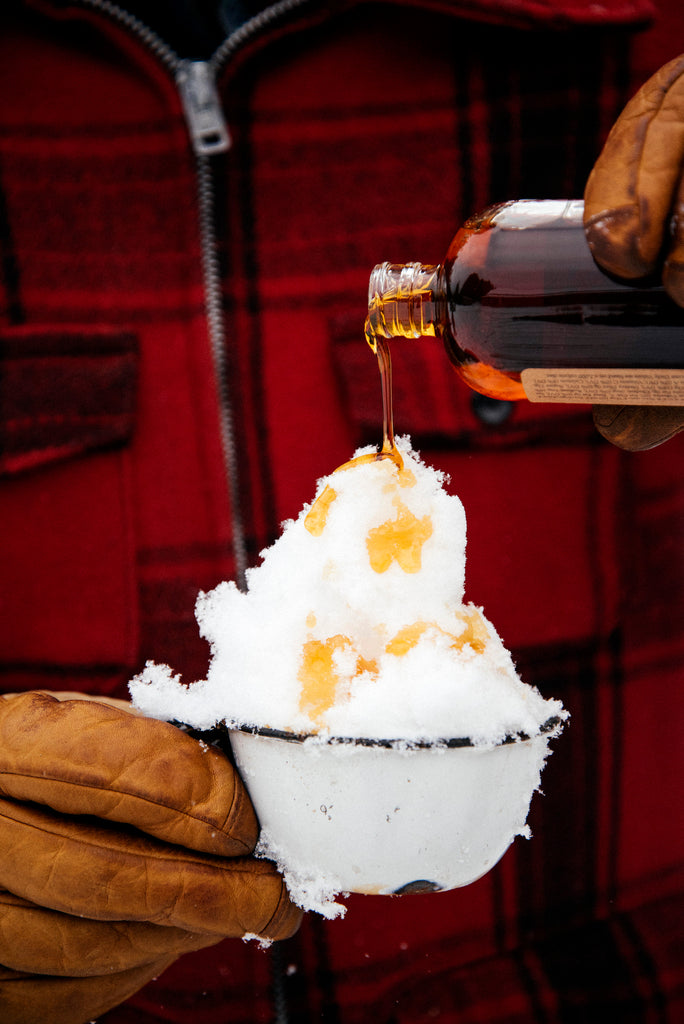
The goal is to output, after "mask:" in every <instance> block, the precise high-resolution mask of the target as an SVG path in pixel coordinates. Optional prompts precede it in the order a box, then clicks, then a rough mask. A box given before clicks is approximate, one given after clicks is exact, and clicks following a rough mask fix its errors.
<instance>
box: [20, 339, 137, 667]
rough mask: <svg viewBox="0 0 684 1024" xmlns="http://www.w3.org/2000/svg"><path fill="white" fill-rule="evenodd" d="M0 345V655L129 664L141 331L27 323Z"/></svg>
mask: <svg viewBox="0 0 684 1024" xmlns="http://www.w3.org/2000/svg"><path fill="white" fill-rule="evenodd" d="M0 345H1V348H0V373H1V376H0V442H1V443H0V518H1V520H2V530H1V531H0V565H1V566H2V569H1V571H0V648H1V650H2V660H3V662H4V663H5V665H9V666H10V667H12V668H13V669H15V670H16V671H18V672H19V673H21V671H22V669H26V670H27V671H29V672H30V671H31V670H35V669H36V668H37V667H38V668H45V669H48V668H49V669H54V668H57V669H67V668H71V669H78V670H80V671H82V670H87V669H89V668H92V669H93V670H97V671H101V670H102V668H103V667H109V668H112V669H115V668H116V667H119V666H122V667H123V666H127V665H130V664H131V663H132V662H133V660H134V658H135V650H136V641H137V625H136V618H137V611H136V608H137V598H136V594H135V577H134V569H135V554H134V553H135V546H134V543H133V516H132V510H133V501H132V493H131V486H130V466H129V461H130V451H129V449H130V445H131V442H132V438H133V434H134V427H135V415H136V392H137V377H138V356H137V343H136V339H135V337H134V336H133V335H131V334H126V333H122V332H114V331H100V330H93V331H91V332H88V331H84V330H82V329H80V328H79V329H77V330H72V329H70V328H69V327H64V326H59V327H52V326H50V327H44V326H42V325H39V326H30V327H29V326H25V325H23V326H21V327H17V328H13V329H10V330H3V331H2V332H0ZM10 685H11V684H10Z"/></svg>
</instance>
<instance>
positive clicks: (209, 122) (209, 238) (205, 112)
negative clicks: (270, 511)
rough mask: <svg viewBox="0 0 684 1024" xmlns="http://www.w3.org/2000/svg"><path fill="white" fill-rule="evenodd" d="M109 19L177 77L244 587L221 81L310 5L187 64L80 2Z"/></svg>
mask: <svg viewBox="0 0 684 1024" xmlns="http://www.w3.org/2000/svg"><path fill="white" fill-rule="evenodd" d="M79 2H80V3H81V4H82V5H83V6H85V7H90V8H92V9H94V10H97V11H99V12H101V13H102V14H105V15H107V16H108V17H109V18H111V19H112V20H113V21H116V22H117V23H118V24H120V25H123V26H124V27H125V28H126V29H128V31H129V32H131V33H132V34H133V35H135V36H136V37H137V38H138V39H139V40H140V41H141V42H142V43H144V45H145V46H146V47H147V48H148V49H149V50H150V51H151V52H152V53H153V54H154V55H155V56H156V57H157V58H158V60H159V61H160V62H161V63H162V64H163V65H164V66H165V67H166V69H167V70H168V71H169V72H170V74H171V75H172V76H173V78H174V81H175V83H176V87H177V88H178V91H179V94H180V97H181V102H182V105H183V112H184V115H185V120H186V124H187V127H188V132H189V135H190V139H191V142H192V146H193V151H194V153H195V160H196V165H197V204H198V221H199V232H200V247H201V253H202V273H203V281H204V298H205V310H206V318H207V329H208V334H209V343H210V346H211V352H212V358H213V363H214V373H215V377H216V390H217V398H218V406H219V419H220V434H221V445H222V450H223V459H224V465H225V470H226V479H227V485H228V495H229V499H230V509H231V526H232V532H233V548H234V554H235V575H236V580H237V583H238V585H239V586H240V587H241V588H242V589H244V588H245V586H246V579H245V573H246V569H247V548H246V541H245V526H244V521H243V518H242V510H241V507H240V480H239V474H238V460H237V447H236V442H235V425H234V417H233V410H232V406H231V401H230V395H229V392H228V381H227V378H226V336H225V322H224V315H223V303H222V299H221V273H220V266H219V261H218V258H217V255H216V230H215V199H216V194H215V187H214V180H213V173H212V166H211V157H212V156H213V155H214V154H216V153H221V152H225V151H226V150H227V149H229V148H230V134H229V132H228V128H227V125H226V121H225V117H224V115H223V109H222V107H221V102H220V99H219V95H218V89H217V84H216V83H217V75H218V73H219V72H220V71H221V70H222V69H223V68H224V67H225V66H226V64H227V63H228V62H229V61H230V59H231V57H232V56H233V55H234V54H235V53H236V52H237V51H238V50H239V49H240V48H241V47H242V46H244V45H245V44H246V43H247V42H249V41H250V40H251V39H253V38H254V37H255V36H257V35H258V34H259V33H260V32H262V31H263V30H265V29H266V28H268V27H269V26H270V25H271V24H272V23H274V22H276V21H277V20H278V19H279V18H282V17H284V16H285V15H287V14H288V13H290V12H291V11H293V10H295V9H296V8H298V7H302V6H304V4H306V3H307V2H309V0H280V2H278V3H275V4H272V5H271V6H270V7H267V8H265V9H264V10H263V11H260V12H259V13H258V14H256V15H255V16H254V17H253V18H250V19H249V21H246V22H245V23H244V24H243V25H241V26H240V27H239V28H238V29H236V30H235V31H234V32H232V33H231V35H229V36H228V37H227V38H226V39H225V40H224V41H223V43H221V45H220V46H219V47H218V48H217V49H216V51H215V52H214V53H213V54H212V55H211V57H210V58H209V59H208V60H206V61H205V60H186V59H182V58H180V57H179V56H178V54H177V53H176V52H175V50H173V48H172V47H171V46H169V44H168V43H167V42H166V41H165V40H164V39H162V38H161V37H160V36H159V35H158V34H157V33H156V32H155V31H154V30H153V29H151V28H150V27H149V25H146V24H145V23H144V22H143V21H141V20H140V19H139V18H137V17H136V16H135V15H134V14H131V13H130V12H129V11H127V10H125V9H124V8H123V7H120V6H119V5H118V4H116V3H112V2H110V0H79Z"/></svg>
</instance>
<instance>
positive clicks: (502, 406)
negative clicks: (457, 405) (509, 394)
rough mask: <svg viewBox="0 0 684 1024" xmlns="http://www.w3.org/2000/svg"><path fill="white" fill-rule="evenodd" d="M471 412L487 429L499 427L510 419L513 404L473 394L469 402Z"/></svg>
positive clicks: (476, 393) (477, 393)
mask: <svg viewBox="0 0 684 1024" xmlns="http://www.w3.org/2000/svg"><path fill="white" fill-rule="evenodd" d="M470 403H471V405H472V409H473V412H474V413H475V415H476V416H477V418H478V420H480V422H481V423H486V424H487V426H488V427H499V426H501V424H502V423H505V422H506V420H508V419H510V417H511V416H512V414H513V409H514V408H515V402H507V401H504V400H503V399H500V398H490V397H489V395H481V394H480V393H479V392H475V393H474V394H473V396H472V398H471V400H470Z"/></svg>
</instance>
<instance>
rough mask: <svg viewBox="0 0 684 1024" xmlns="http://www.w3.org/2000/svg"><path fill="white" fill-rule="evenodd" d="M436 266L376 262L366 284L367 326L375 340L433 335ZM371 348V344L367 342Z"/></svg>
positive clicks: (435, 319) (435, 321)
mask: <svg viewBox="0 0 684 1024" xmlns="http://www.w3.org/2000/svg"><path fill="white" fill-rule="evenodd" d="M438 274H439V267H438V266H429V265H425V264H423V263H379V264H378V265H377V266H376V267H374V268H373V271H372V272H371V276H370V281H369V282H368V326H369V328H370V331H369V333H370V335H371V336H374V337H379V338H397V337H399V338H420V337H424V336H426V335H435V334H436V326H437V281H438ZM369 343H370V344H371V347H373V344H372V342H371V341H370V339H369Z"/></svg>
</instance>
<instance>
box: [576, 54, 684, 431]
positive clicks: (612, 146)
mask: <svg viewBox="0 0 684 1024" xmlns="http://www.w3.org/2000/svg"><path fill="white" fill-rule="evenodd" d="M584 226H585V231H586V235H587V240H588V242H589V246H590V248H591V251H592V253H593V255H594V259H595V260H596V262H597V263H598V264H599V265H600V266H601V267H603V268H604V269H605V270H607V271H609V272H610V273H612V274H615V275H616V276H617V277H620V278H625V279H627V280H635V279H639V278H643V277H646V276H648V275H651V274H653V273H654V272H658V273H660V274H661V276H662V280H663V285H664V287H665V289H666V290H667V292H668V293H669V295H670V296H671V297H672V298H673V299H674V301H675V302H677V303H678V304H679V305H680V306H684V56H681V57H677V58H676V59H675V60H672V61H670V63H669V64H666V65H665V66H664V67H662V68H661V69H660V71H658V72H657V73H656V74H655V75H654V76H653V77H652V78H650V79H649V81H648V82H646V84H645V85H644V86H642V88H641V89H640V90H639V92H637V94H636V95H635V96H634V97H633V98H632V99H631V100H630V102H629V103H628V104H627V106H626V107H625V109H624V111H623V112H622V114H621V115H620V117H619V118H618V120H617V121H616V122H615V124H614V126H613V128H612V130H611V132H610V135H609V136H608V139H607V141H606V144H605V146H604V148H603V151H602V153H601V155H600V157H599V159H598V160H597V162H596V164H595V166H594V169H593V170H592V172H591V174H590V176H589V180H588V182H587V187H586V189H585V193H584ZM682 344H683V345H684V338H683V339H682ZM594 423H595V424H596V427H597V429H598V430H599V432H600V433H601V434H603V436H604V437H606V438H607V439H608V440H609V441H611V442H612V443H613V444H615V445H617V446H618V447H620V448H626V449H628V450H630V451H638V450H642V449H645V448H653V447H655V445H657V444H661V443H662V442H663V441H667V440H668V439H669V438H671V437H673V436H674V435H675V434H677V433H678V432H679V431H680V430H682V429H683V428H684V409H682V408H681V407H678V406H673V407H670V406H653V407H645V406H597V407H596V408H595V409H594Z"/></svg>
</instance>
